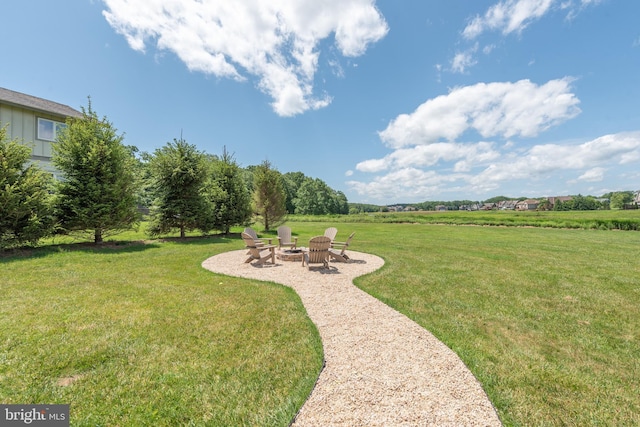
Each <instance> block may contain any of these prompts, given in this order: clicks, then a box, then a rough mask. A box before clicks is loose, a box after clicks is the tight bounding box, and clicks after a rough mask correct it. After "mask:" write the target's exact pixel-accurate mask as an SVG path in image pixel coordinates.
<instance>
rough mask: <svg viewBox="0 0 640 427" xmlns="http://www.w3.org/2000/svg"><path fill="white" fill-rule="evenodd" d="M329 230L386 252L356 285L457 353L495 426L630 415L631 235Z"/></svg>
mask: <svg viewBox="0 0 640 427" xmlns="http://www.w3.org/2000/svg"><path fill="white" fill-rule="evenodd" d="M290 225H291V226H292V227H293V229H294V230H296V229H298V230H303V231H306V230H309V229H310V228H313V227H314V226H313V225H310V224H307V223H293V224H290ZM322 226H324V224H317V225H315V228H316V229H321V228H322ZM338 228H339V230H340V233H339V236H340V235H342V236H343V237H344V236H345V235H347V233H349V232H350V231H356V232H357V233H356V237H355V238H354V242H353V249H354V250H362V251H365V252H371V253H376V254H378V255H380V256H382V257H384V258H385V260H386V263H387V264H386V266H385V268H384V269H383V270H381V271H380V272H377V273H374V274H372V275H370V276H367V277H365V278H362V279H361V280H359V281H357V285H358V286H359V287H361V288H362V289H364V290H365V291H367V292H369V293H371V294H372V295H374V296H375V297H377V298H379V299H381V300H382V301H384V302H386V303H387V304H389V305H390V306H392V307H394V308H396V309H397V310H399V311H401V312H402V313H404V314H406V315H407V316H409V317H410V318H412V319H414V320H415V321H416V322H418V323H419V324H421V325H422V326H424V327H425V328H426V329H428V330H429V331H431V332H433V333H434V334H435V335H436V336H437V337H438V338H439V339H440V340H442V341H443V342H444V343H446V344H447V345H448V346H449V347H451V348H452V349H453V350H454V351H455V352H456V353H457V354H458V355H460V357H461V358H462V359H463V360H464V362H465V363H466V364H467V366H469V368H470V369H471V370H472V371H473V373H474V374H475V375H476V376H477V378H478V379H479V380H480V381H481V383H482V384H483V387H484V389H485V390H486V391H487V393H488V394H489V397H490V399H491V401H492V402H493V403H494V405H495V406H496V408H497V409H498V411H499V414H500V417H501V419H502V421H503V422H504V423H505V425H639V424H640V398H639V397H638V392H637V389H638V384H640V310H639V307H640V275H639V271H640V270H639V269H638V254H639V253H640V234H639V233H637V232H620V231H597V230H561V229H550V228H547V229H540V228H513V227H510V228H507V227H473V226H441V225H417V224H339V225H338Z"/></svg>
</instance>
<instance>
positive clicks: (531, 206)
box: [516, 199, 540, 211]
mask: <svg viewBox="0 0 640 427" xmlns="http://www.w3.org/2000/svg"><path fill="white" fill-rule="evenodd" d="M539 204H540V201H538V200H535V199H527V200H521V201H519V202H518V203H517V204H516V210H518V211H535V210H536V209H538V205H539Z"/></svg>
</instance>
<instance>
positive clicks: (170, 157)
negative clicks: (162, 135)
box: [149, 139, 213, 238]
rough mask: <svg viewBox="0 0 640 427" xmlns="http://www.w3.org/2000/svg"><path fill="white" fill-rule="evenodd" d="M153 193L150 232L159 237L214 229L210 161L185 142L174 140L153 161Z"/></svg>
mask: <svg viewBox="0 0 640 427" xmlns="http://www.w3.org/2000/svg"><path fill="white" fill-rule="evenodd" d="M149 168H150V173H151V177H152V193H153V195H154V197H155V199H154V203H153V206H152V209H151V225H150V227H149V233H150V234H151V235H152V236H158V235H161V234H164V233H168V232H171V231H172V230H174V229H179V230H180V237H181V238H184V237H185V235H186V231H190V230H195V229H199V230H200V231H202V232H203V233H206V232H208V231H209V230H211V229H212V228H213V219H212V212H211V206H210V203H209V202H208V200H207V193H206V184H207V180H208V170H207V161H206V156H205V154H204V153H202V152H200V151H198V150H197V149H196V147H195V146H194V145H191V144H189V143H187V141H185V140H183V139H179V140H177V139H174V140H173V142H169V143H167V144H166V145H165V146H164V147H162V148H159V149H157V150H156V151H155V152H154V153H153V155H151V157H150V160H149Z"/></svg>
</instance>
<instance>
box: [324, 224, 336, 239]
mask: <svg viewBox="0 0 640 427" xmlns="http://www.w3.org/2000/svg"><path fill="white" fill-rule="evenodd" d="M336 234H338V229H337V228H335V227H329V228H327V229H326V230H324V235H325V236H327V237H328V238H329V239H331V241H332V242H333V239H335V238H336Z"/></svg>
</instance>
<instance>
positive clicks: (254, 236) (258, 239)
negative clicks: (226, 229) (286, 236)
mask: <svg viewBox="0 0 640 427" xmlns="http://www.w3.org/2000/svg"><path fill="white" fill-rule="evenodd" d="M243 233H247V234H248V235H249V236H250V237H251V238H252V239H253V240H255V241H256V243H261V244H263V245H264V244H265V243H264V241H265V240H266V241H267V243H266V244H267V245H270V244H271V240H272V239H270V238H267V239H263V238H261V237H258V234H257V233H256V230H254V229H253V228H251V227H247V228H245V229H244V231H243ZM258 246H259V245H258Z"/></svg>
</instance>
